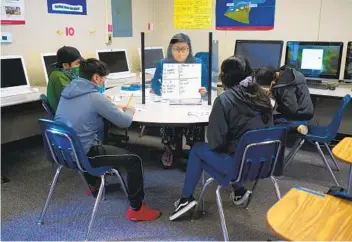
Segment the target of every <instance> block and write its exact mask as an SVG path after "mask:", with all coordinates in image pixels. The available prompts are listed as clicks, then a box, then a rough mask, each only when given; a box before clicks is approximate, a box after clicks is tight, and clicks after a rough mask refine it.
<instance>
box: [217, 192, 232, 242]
mask: <svg viewBox="0 0 352 242" xmlns="http://www.w3.org/2000/svg"><path fill="white" fill-rule="evenodd" d="M220 190H221V186H220V185H218V187H217V188H216V203H217V204H218V210H219V216H220V221H221V228H222V233H223V235H224V241H229V233H228V232H227V227H226V220H225V215H224V209H223V208H222V200H221V194H220Z"/></svg>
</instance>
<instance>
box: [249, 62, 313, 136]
mask: <svg viewBox="0 0 352 242" xmlns="http://www.w3.org/2000/svg"><path fill="white" fill-rule="evenodd" d="M255 79H256V80H255V81H256V83H258V84H259V85H262V86H270V88H269V91H268V95H270V96H273V98H274V99H275V101H276V103H277V109H276V111H277V112H278V113H279V114H277V115H274V122H275V124H286V125H288V126H291V127H297V126H299V125H300V124H304V123H307V122H308V121H309V120H311V119H312V118H313V115H314V106H313V103H312V99H311V97H310V94H309V89H308V86H307V84H306V80H305V77H304V75H303V74H302V73H301V72H299V71H297V70H296V69H293V68H290V67H288V66H283V67H281V68H280V69H279V70H276V69H274V68H272V67H263V68H261V69H259V70H258V71H257V73H256V77H255ZM297 121H298V122H297ZM302 121H306V122H302ZM302 128H303V129H306V127H305V128H304V127H302ZM307 131H308V130H304V131H303V133H306V132H307Z"/></svg>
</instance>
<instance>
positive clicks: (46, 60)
mask: <svg viewBox="0 0 352 242" xmlns="http://www.w3.org/2000/svg"><path fill="white" fill-rule="evenodd" d="M41 56H42V65H43V69H44V74H45V81H46V84H48V82H49V77H50V75H51V73H52V72H53V71H54V70H55V69H56V65H55V64H56V63H57V58H56V53H42V54H41Z"/></svg>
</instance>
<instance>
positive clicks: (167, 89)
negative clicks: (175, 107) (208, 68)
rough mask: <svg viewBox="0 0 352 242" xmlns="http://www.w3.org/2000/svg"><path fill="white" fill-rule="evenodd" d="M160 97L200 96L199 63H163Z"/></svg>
mask: <svg viewBox="0 0 352 242" xmlns="http://www.w3.org/2000/svg"><path fill="white" fill-rule="evenodd" d="M162 78H163V82H162V92H161V93H162V97H163V98H164V99H195V98H200V94H199V88H201V85H202V66H201V64H164V65H163V77H162Z"/></svg>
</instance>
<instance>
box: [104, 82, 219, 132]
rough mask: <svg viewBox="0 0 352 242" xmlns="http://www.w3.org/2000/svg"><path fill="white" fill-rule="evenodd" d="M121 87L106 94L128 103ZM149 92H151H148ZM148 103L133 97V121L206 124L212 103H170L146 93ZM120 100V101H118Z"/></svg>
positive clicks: (142, 122) (143, 122)
mask: <svg viewBox="0 0 352 242" xmlns="http://www.w3.org/2000/svg"><path fill="white" fill-rule="evenodd" d="M119 88H120V87H114V88H111V89H109V90H107V91H106V92H105V94H106V95H109V96H112V97H113V98H116V97H117V98H116V99H115V102H117V103H121V104H123V103H126V104H127V103H128V99H129V97H128V96H125V97H122V98H121V99H120V98H119V97H120V89H119ZM148 94H149V93H148ZM146 96H147V97H146V104H142V98H141V97H140V96H137V97H135V96H134V97H133V98H132V101H131V104H132V105H133V106H134V107H135V108H136V113H135V115H134V117H133V122H135V123H140V124H142V125H147V126H154V125H158V126H163V125H165V126H166V125H167V126H178V127H185V126H192V125H195V124H198V125H199V124H203V125H206V124H208V122H209V115H210V112H211V108H212V106H211V105H208V104H207V103H203V104H202V105H169V103H164V102H161V101H159V102H154V101H150V100H149V99H152V97H151V96H152V94H150V95H146ZM117 100H118V101H117Z"/></svg>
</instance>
